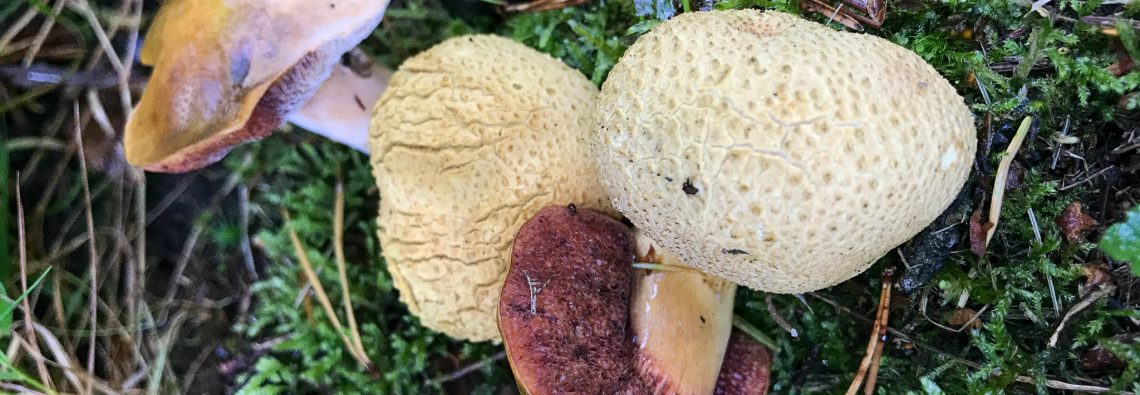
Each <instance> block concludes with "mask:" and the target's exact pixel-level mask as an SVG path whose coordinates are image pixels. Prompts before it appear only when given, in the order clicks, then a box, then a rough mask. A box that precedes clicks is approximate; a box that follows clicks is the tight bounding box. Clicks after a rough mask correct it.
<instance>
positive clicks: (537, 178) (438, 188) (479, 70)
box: [371, 35, 613, 340]
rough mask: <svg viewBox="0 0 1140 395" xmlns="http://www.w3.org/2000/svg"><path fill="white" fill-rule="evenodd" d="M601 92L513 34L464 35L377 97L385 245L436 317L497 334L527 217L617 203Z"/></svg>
mask: <svg viewBox="0 0 1140 395" xmlns="http://www.w3.org/2000/svg"><path fill="white" fill-rule="evenodd" d="M596 97H597V88H596V87H594V85H593V84H592V83H590V81H589V80H587V79H586V77H585V76H583V75H582V74H581V73H579V72H578V71H576V70H574V69H571V68H570V67H569V66H566V65H565V64H563V63H562V62H560V61H558V60H556V59H554V58H552V57H550V56H548V55H545V54H542V53H539V52H537V51H535V50H533V49H531V48H529V47H526V46H524V45H522V44H519V43H517V42H514V41H511V40H509V39H506V38H502V37H497V36H488V35H476V36H463V37H457V38H453V39H450V40H447V41H444V42H443V43H441V44H438V45H436V46H434V47H432V48H431V49H429V50H427V51H424V52H423V53H420V54H419V55H416V56H414V57H412V58H410V59H408V60H407V61H405V62H404V63H403V64H402V65H401V66H400V68H399V70H398V71H397V72H396V73H394V74H393V75H392V79H391V80H390V82H389V87H388V90H387V91H386V92H385V93H384V95H383V96H382V97H381V98H380V101H379V102H378V103H377V105H376V114H375V117H374V118H373V123H372V127H371V139H372V144H371V149H372V166H373V174H374V175H375V176H376V181H377V183H378V186H379V190H380V220H379V224H380V229H379V235H380V244H381V246H382V249H383V253H384V258H385V259H386V261H387V265H388V269H389V272H390V273H391V274H392V279H393V281H394V283H395V285H396V288H397V289H398V290H399V291H400V298H401V299H402V300H403V301H404V302H405V303H407V305H408V309H409V310H411V311H412V312H413V313H415V314H416V315H417V316H419V317H420V320H421V321H422V322H423V324H424V325H425V326H428V327H430V328H432V329H435V330H438V331H441V332H444V333H447V334H448V335H451V336H452V337H456V338H461V339H469V340H490V339H494V340H498V339H499V330H498V326H497V325H496V322H497V321H496V312H497V310H496V308H497V306H498V303H499V301H498V295H499V290H500V288H501V287H502V284H503V278H504V276H505V275H506V270H507V267H508V264H509V261H510V252H511V242H512V241H513V240H514V236H515V233H516V232H517V231H518V229H519V227H521V226H522V224H523V222H525V221H526V220H527V219H529V218H530V217H531V215H533V214H534V213H535V212H537V211H538V210H539V209H541V208H543V207H546V206H549V205H552V204H563V205H564V204H568V203H576V204H578V205H581V206H582V207H586V208H595V209H600V210H608V211H609V212H613V211H612V209H609V204H608V203H607V199H606V195H605V192H604V191H603V190H602V187H601V184H599V183H598V176H597V172H596V171H595V170H594V163H593V161H591V160H590V157H591V152H590V144H589V141H588V139H589V138H590V127H591V119H592V116H593V110H594V103H595V99H596Z"/></svg>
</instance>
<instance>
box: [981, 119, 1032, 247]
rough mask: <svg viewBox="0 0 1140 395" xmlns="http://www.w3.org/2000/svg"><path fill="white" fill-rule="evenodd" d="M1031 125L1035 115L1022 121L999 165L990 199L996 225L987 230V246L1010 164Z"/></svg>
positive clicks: (991, 218)
mask: <svg viewBox="0 0 1140 395" xmlns="http://www.w3.org/2000/svg"><path fill="white" fill-rule="evenodd" d="M1031 126H1033V117H1025V120H1023V121H1021V126H1020V127H1018V128H1017V134H1015V135H1014V136H1013V140H1012V141H1010V143H1009V148H1008V149H1006V151H1005V156H1003V157H1002V158H1001V164H999V165H998V170H997V175H996V176H995V177H994V193H993V197H992V198H991V199H990V218H989V221H990V223H991V224H994V226H992V227H990V230H989V231H987V232H986V245H987V246H988V245H989V244H990V239H992V238H993V237H994V232H996V231H997V225H998V219H999V217H1001V204H1002V199H1004V198H1005V180H1006V178H1008V177H1009V166H1010V165H1011V164H1013V157H1014V156H1017V151H1018V150H1020V149H1021V143H1022V142H1023V141H1025V136H1026V135H1027V134H1029V129H1031Z"/></svg>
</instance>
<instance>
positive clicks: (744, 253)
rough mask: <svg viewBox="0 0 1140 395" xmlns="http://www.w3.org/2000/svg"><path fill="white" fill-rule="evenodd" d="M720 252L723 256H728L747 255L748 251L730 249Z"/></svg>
mask: <svg viewBox="0 0 1140 395" xmlns="http://www.w3.org/2000/svg"><path fill="white" fill-rule="evenodd" d="M721 252H723V253H725V254H730V255H748V251H744V250H738V249H735V248H733V249H731V250H730V249H723V250H721Z"/></svg>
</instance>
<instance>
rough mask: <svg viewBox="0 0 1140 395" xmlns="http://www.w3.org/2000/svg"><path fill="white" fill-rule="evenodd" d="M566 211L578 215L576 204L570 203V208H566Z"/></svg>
mask: <svg viewBox="0 0 1140 395" xmlns="http://www.w3.org/2000/svg"><path fill="white" fill-rule="evenodd" d="M566 211H569V212H570V214H578V206H575V205H574V203H570V205H569V206H566Z"/></svg>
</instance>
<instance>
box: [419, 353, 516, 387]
mask: <svg viewBox="0 0 1140 395" xmlns="http://www.w3.org/2000/svg"><path fill="white" fill-rule="evenodd" d="M506 356H507V352H506V351H499V352H498V353H496V354H495V355H492V356H490V357H487V358H484V359H483V360H481V361H479V362H475V363H473V364H470V365H467V366H464V367H462V368H460V369H459V370H456V371H454V372H451V373H448V374H447V375H446V376H439V377H436V378H434V379H431V382H432V384H436V385H439V384H443V383H446V382H448V381H455V380H457V379H459V378H461V377H463V376H466V375H468V374H470V373H471V372H474V371H476V370H479V369H482V368H483V367H484V366H487V365H489V364H492V363H495V362H497V361H499V360H501V359H503V358H505V357H506Z"/></svg>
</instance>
